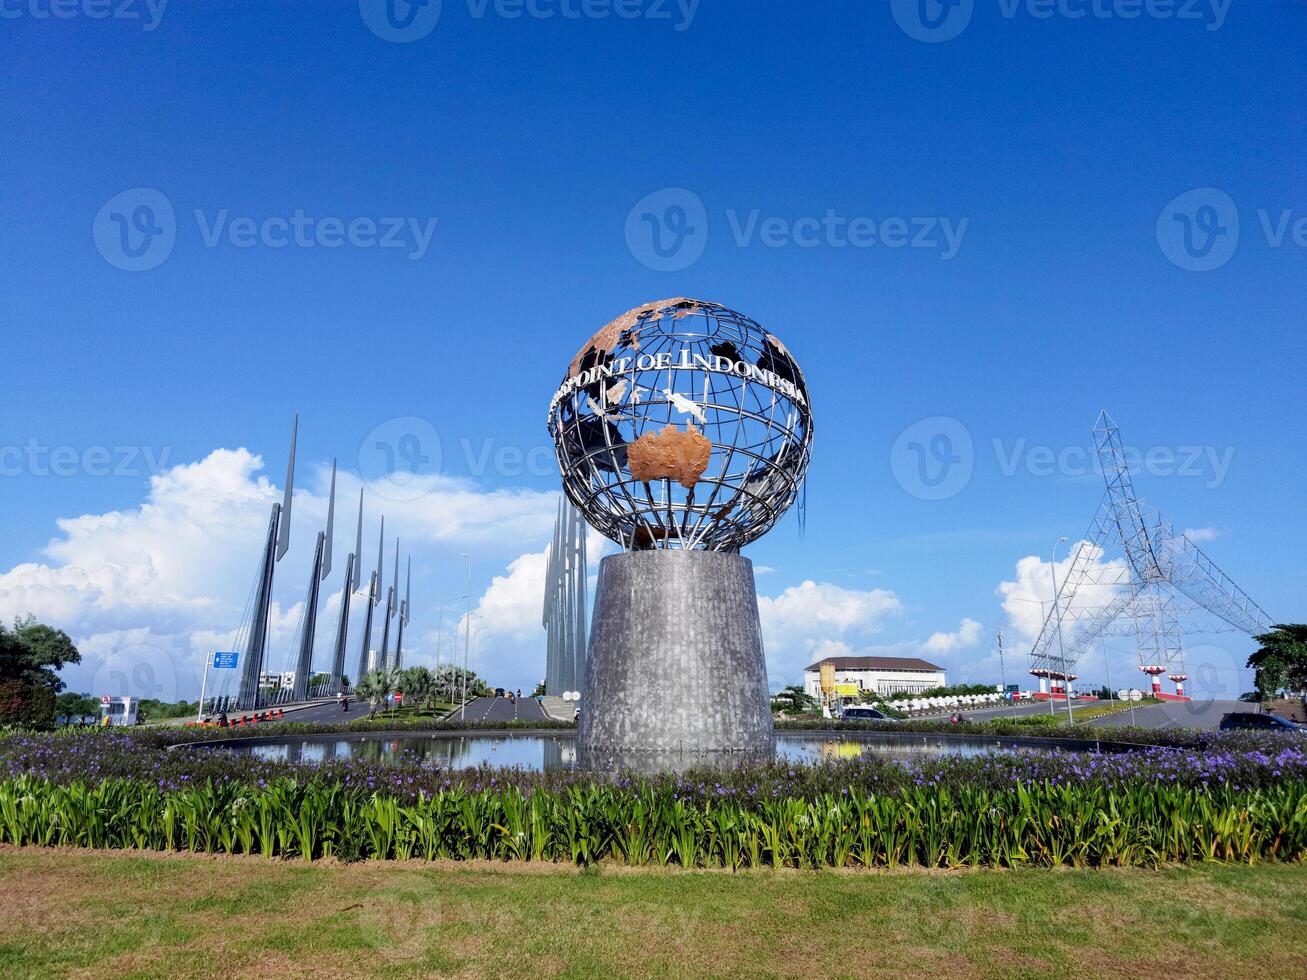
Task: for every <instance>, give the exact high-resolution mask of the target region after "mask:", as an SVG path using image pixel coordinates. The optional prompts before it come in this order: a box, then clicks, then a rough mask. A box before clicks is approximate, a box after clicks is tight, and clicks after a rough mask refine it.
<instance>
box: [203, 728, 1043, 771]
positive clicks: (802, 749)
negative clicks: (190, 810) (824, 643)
mask: <svg viewBox="0 0 1307 980" xmlns="http://www.w3.org/2000/svg"><path fill="white" fill-rule="evenodd" d="M223 748H229V749H230V750H231V751H234V752H242V753H249V754H251V755H254V756H257V757H259V758H261V759H284V760H288V761H291V762H307V763H318V762H322V761H323V760H325V759H336V758H359V759H368V760H371V761H374V762H390V761H394V760H396V759H398V758H399V757H400V756H403V757H404V758H406V759H413V758H416V759H417V760H419V761H420V762H422V763H423V764H425V765H431V766H436V767H438V768H441V769H450V770H456V769H468V768H471V767H474V766H481V765H489V766H505V767H516V768H521V769H530V770H537V771H538V770H541V769H544V770H553V769H576V768H578V767H579V768H585V769H590V770H594V771H598V772H615V771H635V772H659V771H677V770H681V769H687V768H690V767H692V766H702V765H740V764H744V763H751V762H762V761H767V760H769V759H772V758H776V759H780V760H785V761H792V762H820V761H823V760H838V759H856V758H859V757H861V756H875V757H877V758H881V759H886V760H890V761H899V762H910V761H919V760H922V759H928V758H934V757H937V756H944V755H960V756H976V755H984V754H986V753H990V752H1042V751H1047V750H1046V749H1043V748H1032V747H1023V746H1013V745H1010V744H1003V743H1000V742H999V741H997V740H995V739H984V738H974V739H962V738H937V737H935V736H931V735H919V734H908V733H904V734H903V735H894V734H880V735H870V736H866V735H864V736H857V737H854V736H836V735H830V734H812V735H808V734H797V733H785V734H780V735H777V736H776V738H775V744H774V745H763V746H759V747H758V749H757V750H755V751H752V752H732V753H720V752H719V753H693V752H678V751H670V752H628V753H623V754H620V755H618V754H612V755H604V756H601V757H598V758H594V759H578V753H577V747H576V741H575V738H574V737H573V735H572V734H571V733H570V732H568V733H560V734H558V735H546V736H541V735H449V734H443V733H437V734H425V735H398V736H375V735H367V736H356V737H353V738H331V737H325V738H324V737H316V738H313V737H309V738H297V739H285V740H282V741H274V742H260V743H258V744H249V743H247V744H239V743H238V744H235V745H232V744H227V745H224V746H223Z"/></svg>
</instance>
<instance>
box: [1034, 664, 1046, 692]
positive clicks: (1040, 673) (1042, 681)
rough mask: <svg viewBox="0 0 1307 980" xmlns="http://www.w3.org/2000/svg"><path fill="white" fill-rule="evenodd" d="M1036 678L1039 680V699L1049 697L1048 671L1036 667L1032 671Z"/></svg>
mask: <svg viewBox="0 0 1307 980" xmlns="http://www.w3.org/2000/svg"><path fill="white" fill-rule="evenodd" d="M1030 673H1032V674H1033V675H1034V676H1036V677H1038V678H1039V694H1038V695H1036V696H1037V697H1041V698H1046V697H1048V670H1047V668H1044V667H1035V668H1034V669H1033V670H1031V671H1030Z"/></svg>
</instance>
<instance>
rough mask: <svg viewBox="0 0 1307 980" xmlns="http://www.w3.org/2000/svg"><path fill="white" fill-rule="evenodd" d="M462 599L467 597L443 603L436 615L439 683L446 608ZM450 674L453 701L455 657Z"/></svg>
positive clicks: (458, 596) (437, 674)
mask: <svg viewBox="0 0 1307 980" xmlns="http://www.w3.org/2000/svg"><path fill="white" fill-rule="evenodd" d="M462 598H465V597H464V596H461V595H456V596H454V597H453V598H452V599H446V600H445V601H444V602H443V603H441V606H440V612H439V613H438V614H437V615H436V680H437V681H439V679H440V644H441V641H442V640H444V632H445V607H446V606H448V605H449V604H450V603H451V602H457V601H458V600H459V599H462ZM449 673H450V681H449V683H450V687H449V699H450V700H451V701H452V700H453V699H454V691H453V683H454V680H453V673H454V658H453V657H450V658H449Z"/></svg>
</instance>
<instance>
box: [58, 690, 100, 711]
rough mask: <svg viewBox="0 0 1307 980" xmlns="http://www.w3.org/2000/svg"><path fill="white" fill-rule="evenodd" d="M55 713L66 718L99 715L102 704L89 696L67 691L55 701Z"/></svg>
mask: <svg viewBox="0 0 1307 980" xmlns="http://www.w3.org/2000/svg"><path fill="white" fill-rule="evenodd" d="M54 713H55V714H56V715H62V716H63V717H65V718H82V717H84V716H86V715H98V714H99V713H100V702H99V701H97V700H96V699H95V698H93V697H91V696H90V695H89V694H74V693H73V692H72V691H65V692H64V693H63V694H60V695H59V696H58V697H57V698H55V699H54Z"/></svg>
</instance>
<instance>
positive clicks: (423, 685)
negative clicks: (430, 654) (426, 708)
mask: <svg viewBox="0 0 1307 980" xmlns="http://www.w3.org/2000/svg"><path fill="white" fill-rule="evenodd" d="M399 690H400V691H401V692H403V695H404V700H406V701H411V702H412V704H413V706H414V707H415V708H416V707H417V706H418V705H420V704H422V703H424V702H426V701H430V700H431V695H432V692H433V691H434V690H435V684H434V682H433V681H432V679H431V671H429V670H427V669H426V668H425V667H409V668H408V669H407V670H404V671H401V672H400V678H399Z"/></svg>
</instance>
